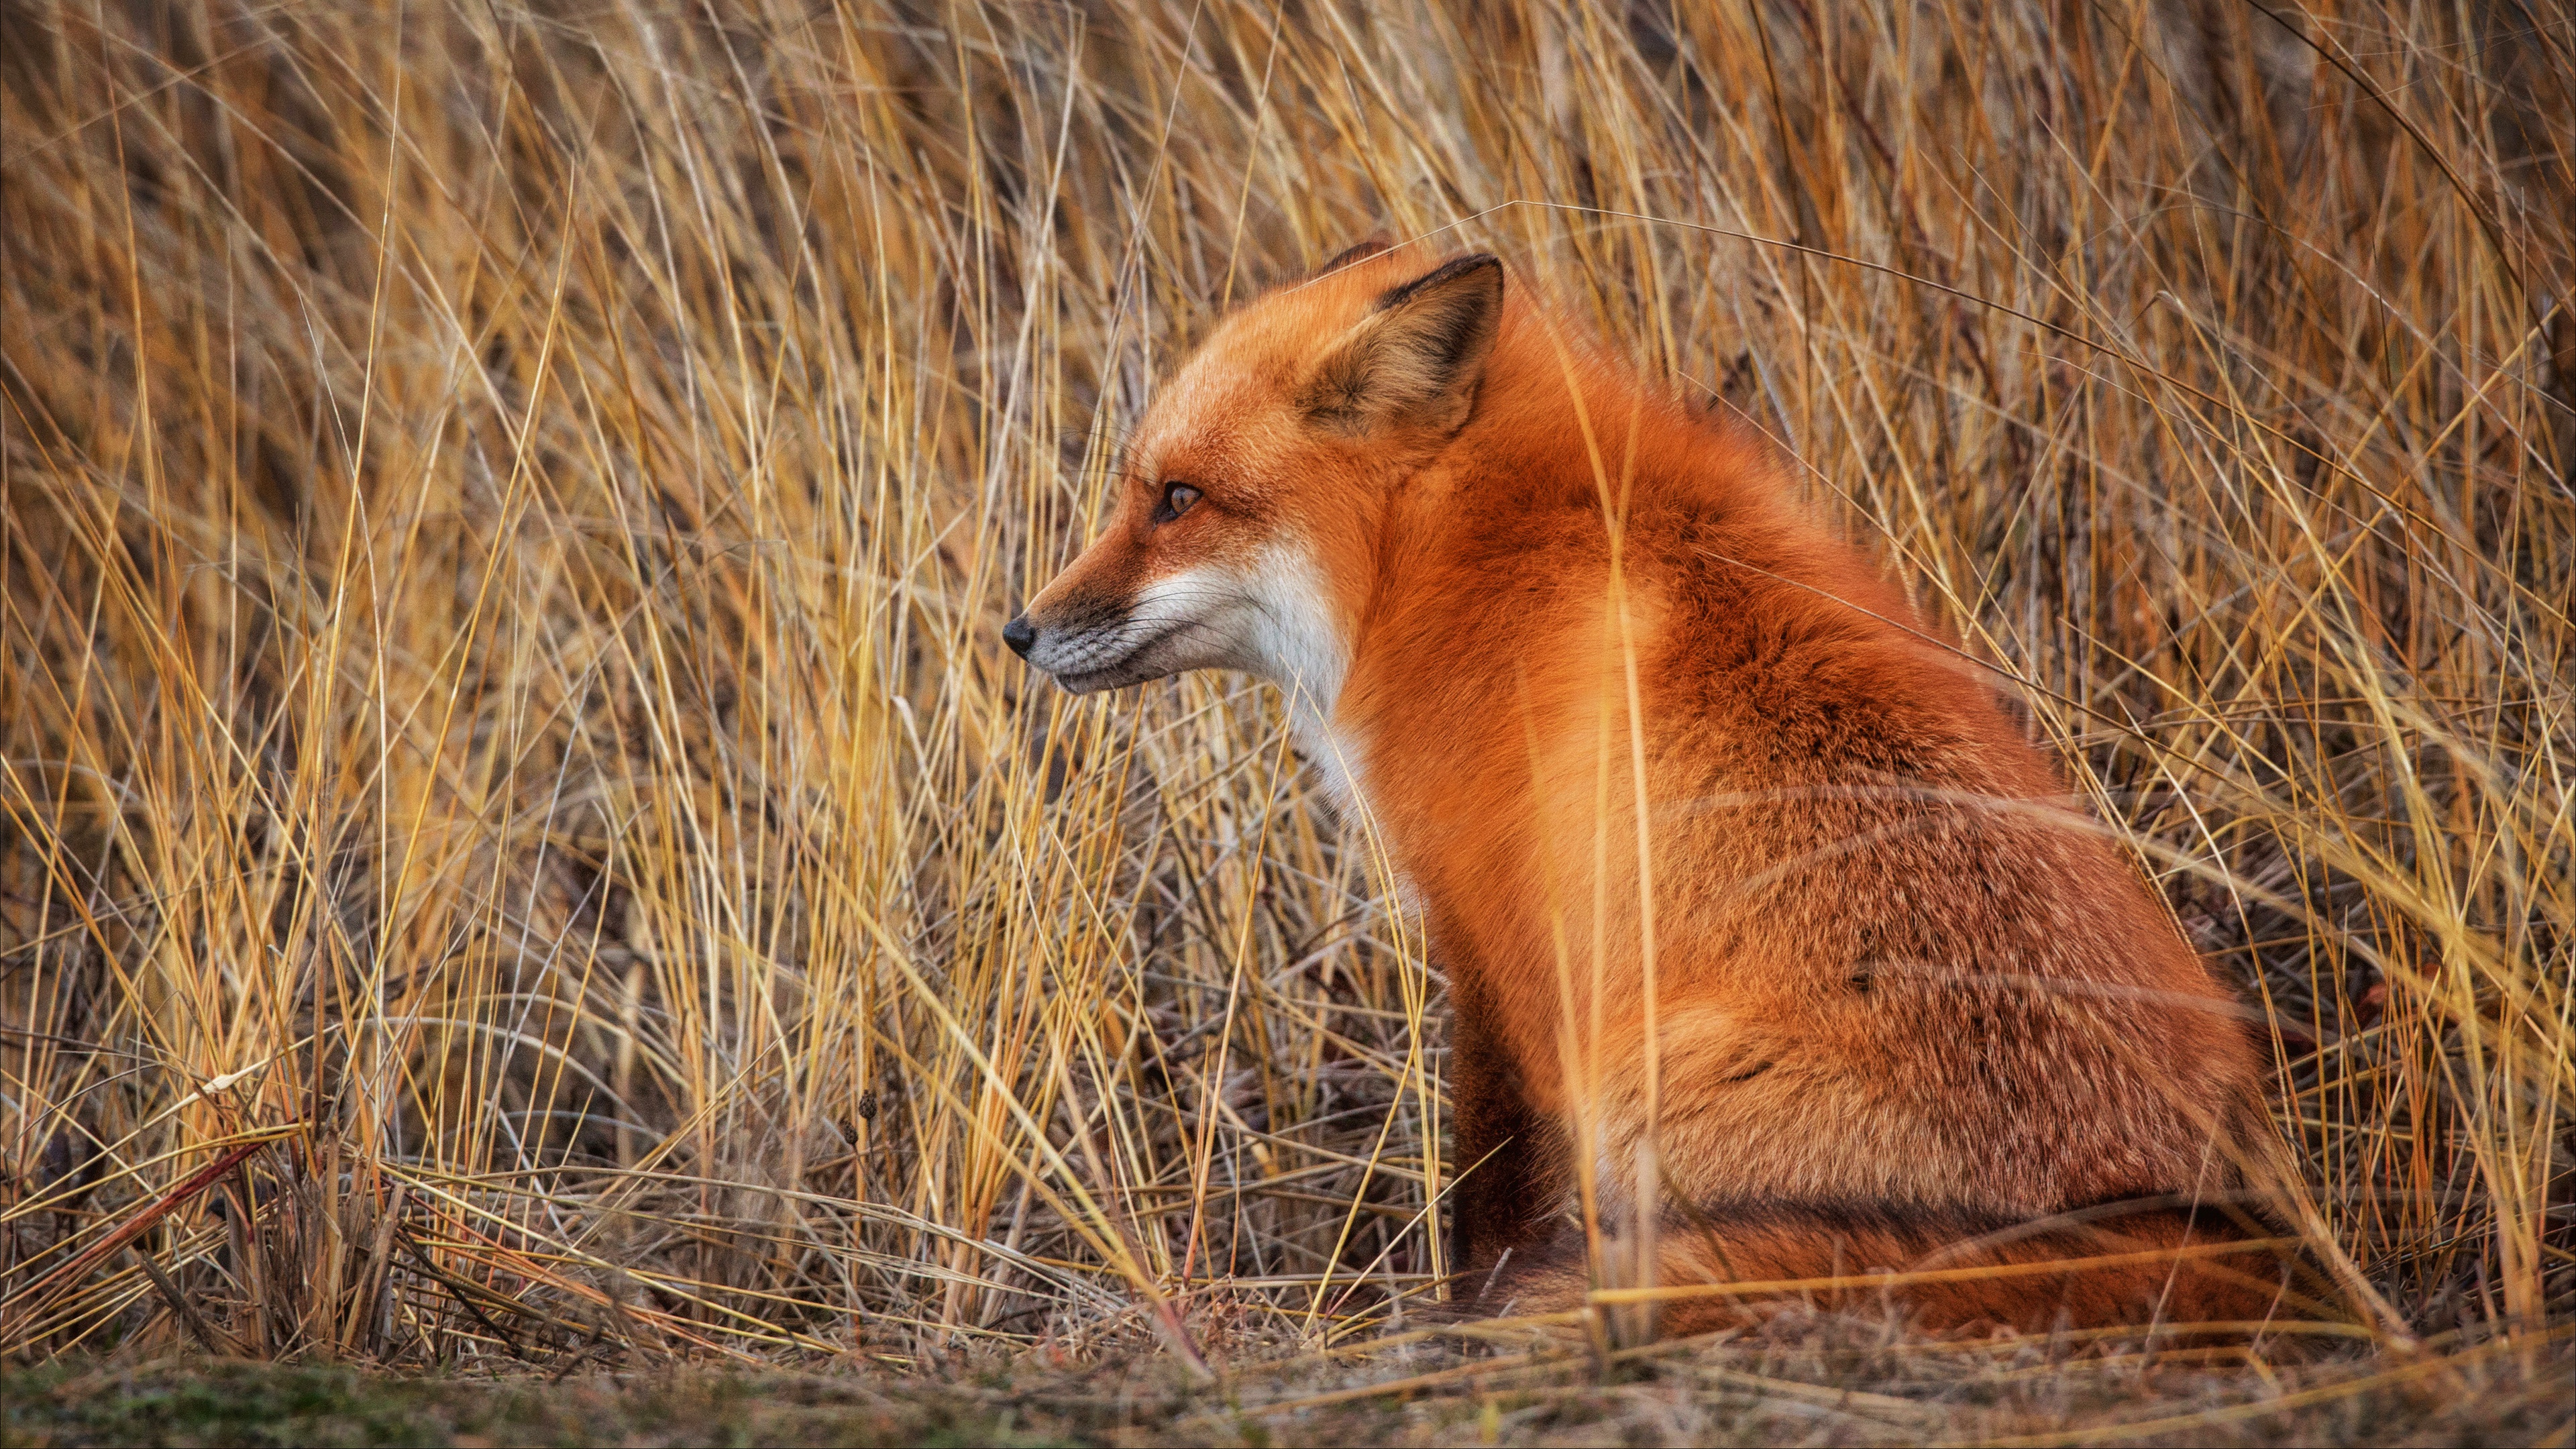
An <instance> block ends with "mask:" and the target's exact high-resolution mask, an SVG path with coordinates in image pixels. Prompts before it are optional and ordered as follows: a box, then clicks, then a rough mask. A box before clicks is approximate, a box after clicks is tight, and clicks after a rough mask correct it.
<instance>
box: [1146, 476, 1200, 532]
mask: <svg viewBox="0 0 2576 1449" xmlns="http://www.w3.org/2000/svg"><path fill="white" fill-rule="evenodd" d="M1199 496H1200V495H1199V490H1197V489H1196V488H1193V487H1191V486H1190V485H1188V484H1187V483H1166V484H1164V485H1163V503H1162V506H1161V507H1159V508H1156V509H1155V510H1154V521H1155V522H1156V523H1169V522H1171V521H1172V520H1173V519H1175V518H1178V517H1180V516H1181V515H1182V514H1184V513H1187V512H1189V511H1190V505H1191V504H1193V503H1196V502H1198V501H1199Z"/></svg>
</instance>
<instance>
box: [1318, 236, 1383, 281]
mask: <svg viewBox="0 0 2576 1449" xmlns="http://www.w3.org/2000/svg"><path fill="white" fill-rule="evenodd" d="M1394 246H1395V243H1394V242H1391V241H1389V240H1387V235H1386V233H1385V232H1382V231H1373V232H1370V233H1369V234H1368V236H1367V237H1365V238H1363V239H1362V240H1361V241H1360V243H1359V245H1357V246H1354V247H1351V248H1349V249H1347V250H1344V251H1338V252H1335V253H1333V258H1332V260H1331V261H1328V262H1326V263H1324V264H1323V265H1322V266H1320V267H1317V268H1316V269H1315V270H1313V271H1311V272H1308V273H1307V274H1306V275H1307V276H1309V277H1329V276H1331V275H1332V274H1333V273H1335V272H1338V271H1340V270H1341V269H1342V268H1344V267H1348V266H1354V265H1356V264H1358V263H1360V262H1364V261H1367V260H1368V259H1369V258H1371V257H1373V256H1376V255H1377V254H1378V253H1380V252H1384V251H1390V250H1392V249H1393V248H1394Z"/></svg>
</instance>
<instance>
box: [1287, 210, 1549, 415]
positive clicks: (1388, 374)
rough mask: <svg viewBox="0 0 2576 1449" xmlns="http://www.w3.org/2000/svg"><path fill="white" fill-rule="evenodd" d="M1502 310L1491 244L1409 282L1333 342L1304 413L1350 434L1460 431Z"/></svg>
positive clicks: (1308, 391)
mask: <svg viewBox="0 0 2576 1449" xmlns="http://www.w3.org/2000/svg"><path fill="white" fill-rule="evenodd" d="M1502 318H1503V264H1502V262H1501V261H1500V260H1498V259H1496V258H1495V257H1494V256H1492V255H1491V254H1489V253H1485V252H1478V253H1476V254H1475V255H1473V256H1465V257H1460V258H1458V259H1457V260H1456V261H1453V262H1450V263H1448V264H1447V265H1445V266H1443V267H1441V268H1440V269H1439V270H1437V271H1435V272H1432V273H1431V274H1429V275H1428V276H1423V277H1417V278H1415V279H1414V280H1413V281H1410V282H1407V283H1405V284H1404V285H1403V286H1401V287H1398V288H1396V289H1395V290H1393V291H1391V292H1389V293H1387V294H1386V295H1385V296H1383V297H1380V298H1378V299H1377V307H1376V309H1375V310H1374V311H1372V312H1371V313H1370V314H1369V315H1368V316H1367V317H1366V318H1364V319H1363V320H1362V321H1361V322H1360V324H1359V325H1358V326H1356V327H1353V328H1352V329H1351V330H1350V331H1348V332H1346V333H1344V334H1342V336H1341V337H1340V338H1338V339H1336V340H1335V341H1334V343H1333V345H1332V346H1331V347H1330V348H1329V349H1327V350H1326V352H1325V354H1324V360H1323V362H1322V363H1321V364H1320V365H1319V366H1318V367H1317V368H1316V369H1315V374H1314V377H1313V379H1312V380H1310V381H1309V382H1308V383H1307V384H1306V390H1305V395H1304V402H1305V405H1306V413H1307V416H1309V417H1311V418H1313V419H1314V420H1315V421H1317V422H1319V423H1322V424H1324V425H1326V426H1328V427H1332V428H1335V429H1338V430H1340V431H1343V432H1347V433H1352V434H1362V435H1364V434H1368V433H1374V432H1378V431H1381V430H1384V429H1389V428H1398V427H1403V428H1427V429H1430V430H1432V431H1435V432H1440V433H1451V432H1455V431H1457V430H1458V428H1459V427H1460V426H1461V425H1462V424H1464V423H1465V422H1466V421H1467V414H1468V412H1469V411H1470V410H1471V409H1472V408H1473V407H1474V406H1475V402H1476V384H1477V383H1478V382H1479V381H1480V380H1482V378H1483V377H1484V374H1485V359H1486V358H1487V357H1488V356H1490V355H1491V354H1492V352H1493V350H1494V334H1495V332H1496V331H1497V330H1499V328H1500V326H1501V323H1502Z"/></svg>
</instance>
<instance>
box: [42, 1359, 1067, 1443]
mask: <svg viewBox="0 0 2576 1449" xmlns="http://www.w3.org/2000/svg"><path fill="white" fill-rule="evenodd" d="M0 1398H5V1399H6V1401H7V1405H8V1408H7V1418H6V1421H5V1422H6V1424H7V1442H8V1443H9V1444H11V1445H13V1446H20V1445H23V1446H28V1449H37V1446H54V1445H87V1444H102V1445H104V1444H117V1445H168V1446H174V1449H175V1446H197V1445H207V1446H212V1445H401V1446H413V1445H418V1446H450V1445H455V1446H472V1445H486V1444H514V1445H515V1444H526V1445H562V1446H577V1445H610V1444H614V1445H649V1444H719V1445H734V1444H741V1445H748V1444H786V1445H880V1444H881V1445H916V1444H917V1445H925V1446H939V1445H970V1444H974V1445H1007V1446H1012V1449H1040V1446H1047V1445H1072V1444H1087V1443H1097V1442H1102V1441H1101V1440H1099V1439H1097V1438H1095V1437H1091V1436H1088V1435H1085V1434H1082V1433H1078V1432H1069V1431H1068V1429H1067V1427H1066V1425H1065V1424H1064V1423H1063V1422H1061V1421H1062V1419H1063V1417H1064V1416H1063V1415H1062V1414H1050V1413H1045V1412H1033V1411H1031V1410H1030V1409H1028V1408H1025V1407H1023V1406H1021V1405H1019V1404H1016V1403H1013V1402H1009V1401H1007V1398H1008V1396H1003V1395H993V1394H989V1393H984V1392H979V1391H977V1390H974V1389H968V1388H960V1387H958V1386H956V1385H951V1384H945V1383H940V1382H937V1381H935V1380H930V1379H891V1378H888V1379H879V1378H874V1377H870V1376H864V1375H857V1374H851V1375H844V1376H836V1377H830V1378H826V1377H818V1376H811V1375H793V1374H755V1375H749V1376H743V1375H735V1374H728V1373H722V1372H708V1371H682V1372H678V1373H649V1374H635V1375H597V1376H587V1377H582V1378H574V1379H566V1380H563V1381H560V1382H556V1381H550V1380H545V1379H536V1378H527V1379H464V1378H397V1377H390V1376H386V1375H380V1374H371V1373H365V1372H360V1371H358V1370H355V1369H351V1368H345V1367H340V1366H335V1365H311V1364H258V1363H244V1362H231V1361H207V1360H184V1359H183V1360H162V1361H157V1362H153V1363H148V1364H138V1365H101V1364H97V1363H94V1362H93V1363H76V1364H55V1365H47V1366H44V1367H39V1368H34V1369H26V1370H20V1371H13V1372H10V1373H8V1374H6V1376H5V1377H0Z"/></svg>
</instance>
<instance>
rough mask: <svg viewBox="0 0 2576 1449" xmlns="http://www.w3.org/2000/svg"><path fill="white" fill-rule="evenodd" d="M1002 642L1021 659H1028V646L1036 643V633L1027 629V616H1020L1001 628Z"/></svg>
mask: <svg viewBox="0 0 2576 1449" xmlns="http://www.w3.org/2000/svg"><path fill="white" fill-rule="evenodd" d="M1002 642H1003V643H1005V644H1008V645H1010V646H1011V652H1012V653H1014V654H1017V655H1018V656H1020V657H1021V658H1022V659H1026V658H1028V657H1029V646H1030V645H1032V644H1035V643H1036V642H1038V631H1037V630H1035V629H1032V628H1030V627H1029V616H1028V615H1026V614H1022V615H1021V616H1020V617H1018V618H1016V619H1013V620H1012V621H1011V622H1009V623H1007V624H1004V625H1003V626H1002Z"/></svg>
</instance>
